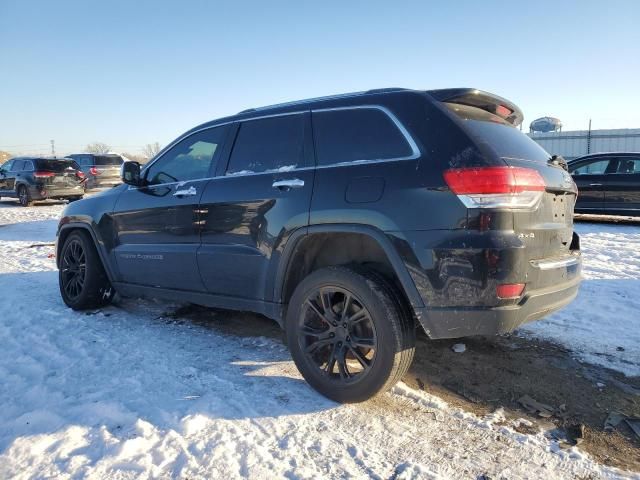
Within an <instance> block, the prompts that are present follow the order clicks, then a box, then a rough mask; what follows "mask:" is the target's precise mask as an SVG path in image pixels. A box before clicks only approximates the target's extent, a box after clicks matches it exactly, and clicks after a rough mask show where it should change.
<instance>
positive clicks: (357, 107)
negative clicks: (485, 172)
mask: <svg viewBox="0 0 640 480" xmlns="http://www.w3.org/2000/svg"><path fill="white" fill-rule="evenodd" d="M361 109H372V110H379V111H381V112H382V113H384V114H385V115H386V116H387V117H388V118H389V119H390V120H391V121H392V122H393V124H394V125H395V126H396V128H397V129H398V130H399V131H400V133H401V134H402V136H403V137H404V138H405V140H406V141H407V143H408V144H409V147H410V148H411V155H409V156H405V157H394V158H381V159H370V160H369V159H363V160H350V161H347V162H336V163H331V164H328V165H315V166H311V167H300V168H294V169H292V170H287V171H286V172H278V171H265V172H253V173H244V174H235V175H218V176H215V177H206V178H197V179H194V180H183V181H181V182H171V183H159V184H156V185H146V186H144V187H134V186H132V185H129V190H138V189H140V188H156V187H168V186H172V185H177V184H182V185H184V184H187V183H189V182H201V181H208V180H216V179H221V178H239V177H249V176H256V175H273V174H278V173H293V172H300V171H305V170H317V169H324V168H336V167H348V166H354V165H368V164H377V163H387V162H397V161H403V160H415V159H417V158H419V157H420V149H419V148H418V145H417V144H416V142H415V140H414V139H413V137H412V136H411V134H410V133H409V131H408V130H407V129H406V128H405V126H404V125H403V124H402V122H401V121H400V120H399V119H398V117H396V115H395V114H394V113H393V112H392V111H391V110H389V109H388V108H386V107H383V106H382V105H374V104H368V105H347V106H344V107H331V108H315V109H310V110H298V111H295V112H284V113H274V114H269V115H256V116H252V117H247V118H241V119H236V120H229V121H228V122H223V123H218V124H216V125H210V126H207V127H203V128H200V129H198V130H195V131H193V132H191V133H190V134H189V135H187V136H186V137H181V138H178V139H176V140H174V141H173V142H172V143H171V144H169V145H167V147H165V148H164V149H163V152H166V151H168V150H170V149H171V148H173V146H174V145H176V144H177V143H178V142H179V141H182V140H186V139H187V138H189V137H191V136H192V135H195V134H196V133H200V132H203V131H205V130H211V129H214V128H218V127H223V126H225V125H230V124H234V123H242V122H249V121H252V120H262V119H265V118H273V117H284V116H287V115H301V114H304V113H309V112H311V113H322V112H331V111H340V110H361ZM163 156H164V154H163V155H159V156H158V157H157V158H155V159H153V160H152V161H151V162H149V163H148V164H147V165H145V166H144V168H143V169H142V170H141V171H140V176H141V177H142V176H143V175H144V174H146V171H147V169H149V168H151V166H152V165H153V164H154V163H156V162H157V161H158V160H160V159H161V158H162V157H163Z"/></svg>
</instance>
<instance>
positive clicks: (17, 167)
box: [11, 160, 24, 172]
mask: <svg viewBox="0 0 640 480" xmlns="http://www.w3.org/2000/svg"><path fill="white" fill-rule="evenodd" d="M23 167H24V160H14V161H13V165H12V166H11V171H12V172H20V171H22V168H23Z"/></svg>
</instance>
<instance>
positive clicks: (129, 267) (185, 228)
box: [113, 127, 228, 291]
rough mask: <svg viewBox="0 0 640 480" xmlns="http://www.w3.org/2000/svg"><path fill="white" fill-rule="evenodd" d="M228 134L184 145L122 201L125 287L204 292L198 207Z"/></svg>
mask: <svg viewBox="0 0 640 480" xmlns="http://www.w3.org/2000/svg"><path fill="white" fill-rule="evenodd" d="M227 131H228V128H227V127H216V128H210V129H206V130H202V131H199V132H196V133H194V134H192V135H189V136H187V137H186V138H184V139H182V140H181V141H179V142H178V143H177V144H176V145H174V146H173V147H171V148H170V149H169V150H167V151H166V152H165V153H164V154H162V156H160V157H159V158H158V159H157V160H156V161H155V162H153V163H152V164H151V165H150V166H149V167H148V168H146V169H145V170H144V171H143V173H142V177H143V179H144V180H143V181H144V185H143V186H141V187H128V188H127V189H125V190H123V192H122V193H121V195H120V196H119V197H118V200H117V202H116V206H115V209H114V212H113V219H114V224H115V230H116V235H117V246H116V248H115V249H114V254H115V257H116V262H117V265H118V269H119V273H120V276H121V280H122V281H124V282H126V283H133V284H138V285H145V286H151V287H161V288H170V289H177V290H190V291H203V290H204V286H203V284H202V280H201V278H200V274H199V273H198V266H197V263H196V251H197V249H198V246H199V244H200V224H199V220H200V219H199V213H198V203H199V202H200V198H201V197H202V193H203V192H204V190H205V187H206V185H207V183H208V182H209V179H210V177H211V176H212V172H214V171H215V167H216V162H217V161H218V158H220V156H221V151H222V146H223V143H224V140H225V137H226V133H227Z"/></svg>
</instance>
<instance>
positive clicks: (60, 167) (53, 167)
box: [36, 159, 79, 173]
mask: <svg viewBox="0 0 640 480" xmlns="http://www.w3.org/2000/svg"><path fill="white" fill-rule="evenodd" d="M36 168H37V169H38V170H45V171H47V172H58V173H59V172H64V171H65V170H68V169H72V170H73V169H75V170H77V169H78V168H79V167H78V164H77V163H76V162H72V161H70V160H44V159H40V160H36Z"/></svg>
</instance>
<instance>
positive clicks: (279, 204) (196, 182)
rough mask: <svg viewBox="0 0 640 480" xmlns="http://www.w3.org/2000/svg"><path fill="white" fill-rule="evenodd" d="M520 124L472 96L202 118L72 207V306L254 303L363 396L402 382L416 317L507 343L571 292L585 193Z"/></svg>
mask: <svg viewBox="0 0 640 480" xmlns="http://www.w3.org/2000/svg"><path fill="white" fill-rule="evenodd" d="M521 122H522V112H521V111H520V109H519V108H518V107H517V106H515V105H514V104H513V103H511V102H509V101H508V100H505V99H503V98H501V97H498V96H496V95H492V94H489V93H486V92H481V91H478V90H474V89H447V90H432V91H418V90H406V89H381V90H372V91H367V92H361V93H354V94H346V95H338V96H334V97H327V98H321V99H312V100H305V101H299V102H292V103H288V104H282V105H275V106H271V107H263V108H253V109H249V110H245V111H243V112H240V113H239V114H237V115H234V116H231V117H227V118H222V119H218V120H214V121H211V122H208V123H206V124H203V125H200V126H198V127H195V128H194V129H192V130H190V131H188V132H187V133H185V134H184V135H182V136H181V137H179V138H178V139H176V140H175V141H174V142H173V143H171V144H170V145H169V146H167V147H166V148H165V149H164V150H162V151H161V152H160V153H159V154H158V155H157V156H156V157H155V158H154V159H153V160H152V161H151V162H150V163H149V164H147V165H146V166H145V167H144V169H141V168H140V165H139V164H137V163H136V162H126V163H125V164H124V166H123V168H122V173H123V180H124V181H125V182H126V184H125V185H121V186H118V187H115V188H113V189H111V190H108V191H106V192H103V193H102V194H100V195H96V196H93V197H90V198H86V199H84V200H82V201H80V202H76V203H73V204H71V205H69V206H67V208H66V209H65V211H64V212H63V214H62V217H61V219H60V223H59V229H58V236H57V248H56V259H57V262H58V268H59V285H60V293H61V296H62V299H63V300H64V302H65V303H66V304H67V305H68V306H69V307H71V308H73V309H88V308H96V307H99V306H102V305H106V304H107V303H108V302H109V301H111V299H112V298H113V295H114V292H116V291H117V292H118V293H120V294H121V295H122V296H129V297H139V296H149V297H155V298H165V299H172V300H176V301H181V302H191V303H196V304H200V305H207V306H215V307H220V308H231V309H237V310H248V311H253V312H258V313H261V314H264V315H266V316H268V317H270V318H272V319H274V320H276V321H277V322H278V323H279V324H280V325H281V326H282V327H284V329H285V330H286V336H287V343H288V346H289V349H290V350H291V354H292V356H293V359H294V361H295V363H296V365H297V367H298V368H299V370H300V372H301V373H302V375H303V376H304V378H305V379H306V380H307V381H308V382H309V383H310V384H311V385H312V386H313V387H314V388H316V389H317V390H318V391H320V392H322V393H323V394H325V395H327V396H328V397H330V398H332V399H334V400H337V401H341V402H356V401H362V400H365V399H367V398H369V397H371V396H372V395H375V394H376V393H378V392H381V391H384V390H387V389H389V388H391V386H393V385H394V384H395V383H396V382H397V381H399V380H400V379H401V378H402V377H403V375H404V374H405V373H406V372H407V369H408V368H409V365H410V364H411V361H412V358H413V354H414V349H415V342H416V327H417V326H418V325H420V326H421V327H422V328H423V329H424V331H425V332H426V334H427V335H428V336H429V337H430V338H432V339H441V338H456V337H464V336H469V335H492V334H498V333H504V332H509V331H512V330H513V329H514V328H516V327H518V326H519V325H521V324H523V323H525V322H529V321H532V320H536V319H538V318H542V317H544V316H545V315H548V314H550V313H551V312H553V311H555V310H557V309H559V308H561V307H563V306H565V305H567V304H568V303H569V302H570V301H571V300H572V299H573V298H574V297H575V296H576V294H577V291H578V286H579V284H580V270H581V256H580V246H579V239H578V236H577V234H576V233H575V232H574V231H573V206H574V204H575V198H576V186H575V184H574V182H573V181H572V180H571V176H570V175H569V174H568V172H567V171H566V170H565V168H563V167H564V165H560V164H559V163H558V162H555V161H554V159H553V158H552V157H551V156H550V155H549V154H548V153H547V152H546V151H545V150H544V149H542V148H541V147H540V146H539V145H538V144H536V143H535V142H534V141H533V140H531V139H530V138H528V137H527V136H526V135H524V134H523V133H522V132H521V131H520V130H519V129H518V128H517V125H519V124H520V123H521Z"/></svg>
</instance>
